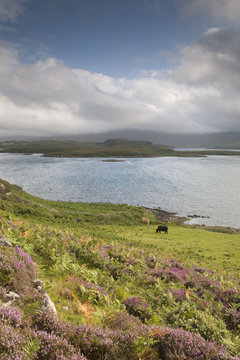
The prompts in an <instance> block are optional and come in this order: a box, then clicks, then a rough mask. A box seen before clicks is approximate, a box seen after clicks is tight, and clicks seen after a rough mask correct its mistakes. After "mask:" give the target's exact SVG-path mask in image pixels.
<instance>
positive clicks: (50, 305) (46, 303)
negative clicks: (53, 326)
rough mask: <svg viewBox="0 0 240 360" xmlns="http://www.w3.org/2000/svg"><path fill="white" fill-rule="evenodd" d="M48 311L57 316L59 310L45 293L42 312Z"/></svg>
mask: <svg viewBox="0 0 240 360" xmlns="http://www.w3.org/2000/svg"><path fill="white" fill-rule="evenodd" d="M47 310H50V311H52V312H53V313H54V314H55V315H57V310H56V308H55V305H54V303H53V301H52V300H51V299H50V296H49V295H48V294H47V293H46V292H45V293H44V295H43V302H42V307H41V312H45V311H47Z"/></svg>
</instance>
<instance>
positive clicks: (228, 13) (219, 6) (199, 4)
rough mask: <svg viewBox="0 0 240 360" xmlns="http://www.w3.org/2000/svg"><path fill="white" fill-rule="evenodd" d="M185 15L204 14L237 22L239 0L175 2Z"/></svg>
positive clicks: (184, 0)
mask: <svg viewBox="0 0 240 360" xmlns="http://www.w3.org/2000/svg"><path fill="white" fill-rule="evenodd" d="M177 2H178V3H180V6H181V9H182V11H183V13H184V14H185V15H193V14H196V13H206V14H208V15H211V16H213V17H215V18H219V19H225V20H228V21H239V19H240V1H239V0H177Z"/></svg>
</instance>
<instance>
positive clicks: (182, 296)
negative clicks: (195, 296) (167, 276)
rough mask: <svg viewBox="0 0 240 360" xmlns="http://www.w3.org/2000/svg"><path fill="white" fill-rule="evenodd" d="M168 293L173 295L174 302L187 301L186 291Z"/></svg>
mask: <svg viewBox="0 0 240 360" xmlns="http://www.w3.org/2000/svg"><path fill="white" fill-rule="evenodd" d="M168 292H170V293H171V294H172V295H173V298H174V300H175V301H177V302H181V301H184V300H187V296H186V290H184V289H170V290H169V291H168Z"/></svg>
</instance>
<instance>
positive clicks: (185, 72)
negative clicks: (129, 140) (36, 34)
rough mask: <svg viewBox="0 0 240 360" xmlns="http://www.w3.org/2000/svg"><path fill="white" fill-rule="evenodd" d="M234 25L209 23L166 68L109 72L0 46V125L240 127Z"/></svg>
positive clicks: (45, 129) (73, 129) (81, 129)
mask: <svg viewBox="0 0 240 360" xmlns="http://www.w3.org/2000/svg"><path fill="white" fill-rule="evenodd" d="M239 40H240V32H239V31H235V32H233V31H232V32H230V31H227V30H221V29H210V30H208V31H207V32H206V33H205V34H203V36H202V38H201V39H200V40H199V42H198V43H196V44H194V45H192V46H188V47H184V48H183V49H182V58H181V64H180V65H179V66H178V68H176V69H174V70H172V71H171V72H168V73H161V71H155V72H151V73H149V74H147V73H146V75H143V76H142V77H139V78H137V79H131V80H129V79H125V78H120V79H115V78H112V77H109V76H105V75H103V74H99V73H90V72H88V71H85V70H82V69H71V68H69V67H67V66H66V65H64V63H62V62H61V61H58V60H57V59H53V58H49V59H47V60H46V61H38V62H36V63H34V64H23V63H22V62H21V61H20V60H19V58H18V53H17V50H12V49H10V48H6V47H5V46H1V47H0V131H1V132H2V133H4V134H7V133H9V134H11V133H14V134H16V133H24V132H25V133H31V134H33V133H35V134H43V133H45V134H46V133H49V134H56V133H59V134H64V133H86V132H101V131H107V130H115V129H122V128H127V127H129V128H137V129H149V130H156V131H165V132H207V131H223V130H231V131H235V130H237V131H240V121H239V119H240V103H239V98H240V78H239V73H240V49H239V46H238V45H239Z"/></svg>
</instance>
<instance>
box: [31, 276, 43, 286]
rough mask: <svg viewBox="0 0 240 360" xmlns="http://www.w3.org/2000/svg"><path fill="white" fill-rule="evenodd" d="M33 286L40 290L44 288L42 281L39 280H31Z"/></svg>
mask: <svg viewBox="0 0 240 360" xmlns="http://www.w3.org/2000/svg"><path fill="white" fill-rule="evenodd" d="M33 286H34V287H35V288H38V286H40V287H41V288H43V286H44V284H43V281H42V280H40V279H38V278H37V279H34V280H33Z"/></svg>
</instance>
